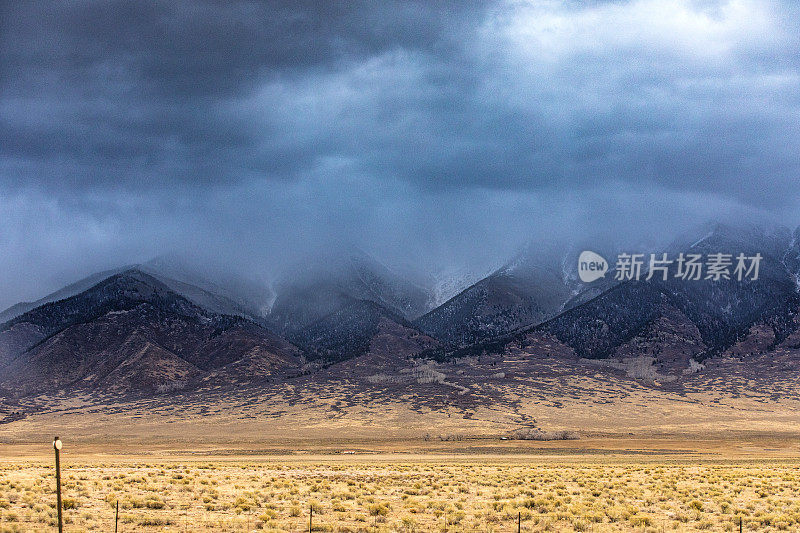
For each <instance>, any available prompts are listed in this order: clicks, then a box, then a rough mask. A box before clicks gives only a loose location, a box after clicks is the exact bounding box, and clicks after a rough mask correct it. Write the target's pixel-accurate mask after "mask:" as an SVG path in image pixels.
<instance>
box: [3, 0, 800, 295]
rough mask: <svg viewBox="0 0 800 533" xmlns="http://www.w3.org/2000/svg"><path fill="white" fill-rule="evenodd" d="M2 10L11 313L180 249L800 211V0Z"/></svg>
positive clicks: (494, 235)
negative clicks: (83, 279)
mask: <svg viewBox="0 0 800 533" xmlns="http://www.w3.org/2000/svg"><path fill="white" fill-rule="evenodd" d="M0 10H2V11H1V12H0V187H2V189H1V190H2V192H3V194H2V195H1V196H0V215H2V217H3V219H4V220H5V224H4V227H3V228H2V229H0V245H2V248H3V250H4V257H3V259H0V267H2V268H0V271H2V274H0V286H2V287H3V288H4V289H5V290H4V294H5V296H4V298H3V299H2V301H0V304H10V303H13V302H14V301H15V300H17V299H20V298H25V297H34V296H37V295H38V294H37V293H38V292H41V291H42V290H43V289H42V286H43V284H44V285H47V283H50V284H51V285H55V284H57V283H60V282H61V281H62V278H68V277H70V276H74V275H76V274H77V273H78V272H81V271H84V270H91V269H93V268H98V267H101V266H112V265H113V264H115V263H121V262H129V261H131V260H135V259H143V258H145V257H146V256H148V255H152V254H155V253H159V252H161V251H164V250H167V249H176V248H178V249H186V250H194V249H197V248H201V249H203V250H206V251H208V250H213V251H214V252H213V254H212V253H210V252H209V254H210V255H217V256H221V257H223V258H231V259H234V258H235V262H236V263H241V264H244V265H247V268H248V269H250V270H258V269H263V270H265V271H271V270H274V269H278V268H279V265H280V264H281V263H282V260H281V258H282V257H283V256H290V255H291V254H292V253H294V252H295V251H297V250H299V249H302V248H304V247H307V246H317V245H324V244H325V243H336V242H340V241H344V240H348V241H354V242H356V243H358V244H361V245H362V246H364V247H366V248H368V249H373V250H377V251H378V253H380V254H381V255H383V256H385V257H386V258H387V260H390V261H394V262H404V261H405V262H409V263H416V264H419V265H422V266H424V267H425V268H435V267H437V266H441V265H443V264H447V263H463V262H466V263H469V262H471V261H472V262H482V263H490V262H491V261H492V259H491V258H492V257H498V256H502V255H503V254H506V253H509V251H510V250H512V249H513V248H514V247H515V246H517V245H518V244H519V243H520V242H522V241H524V240H527V239H531V238H537V237H540V236H550V237H553V236H554V235H557V236H563V237H564V238H567V237H568V236H569V235H572V234H575V233H580V232H584V231H586V230H587V228H588V229H597V227H598V225H602V226H604V227H605V229H606V231H607V232H609V233H613V232H617V233H621V234H626V235H630V236H631V237H635V235H636V233H637V231H638V232H643V233H653V232H655V231H660V232H664V233H670V232H673V231H677V230H681V229H683V228H684V227H686V226H687V225H688V224H691V223H693V222H697V221H702V220H705V219H708V218H716V217H742V216H755V217H771V218H773V219H777V220H779V221H783V222H785V223H787V224H795V223H796V222H797V220H796V217H797V216H798V214H800V205H799V204H800V201H799V200H798V197H797V195H796V194H794V191H795V190H797V187H798V185H800V179H798V173H799V172H800V160H798V158H797V155H796V154H797V149H798V144H799V143H798V141H800V130H798V128H797V124H798V123H800V65H799V64H798V62H799V61H800V59H799V58H800V22H799V21H800V17H798V15H800V12H798V8H797V7H795V6H794V5H793V3H791V2H777V1H775V2H771V1H767V2H762V1H753V0H729V1H723V0H719V1H713V2H699V1H692V0H668V1H666V2H664V1H662V0H633V1H618V2H568V1H564V2H559V1H555V0H553V1H545V2H522V1H513V2H512V1H508V2H504V1H499V2H498V1H495V2H455V1H453V2H363V3H362V2H289V1H287V2H278V1H274V2H200V1H197V2H166V1H161V2H159V1H142V2H95V1H76V2H66V3H65V2H5V3H2V4H1V5H0ZM43 280H50V281H49V282H46V281H43Z"/></svg>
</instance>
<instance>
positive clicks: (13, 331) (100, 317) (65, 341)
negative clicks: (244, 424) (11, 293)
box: [0, 270, 303, 395]
mask: <svg viewBox="0 0 800 533" xmlns="http://www.w3.org/2000/svg"><path fill="white" fill-rule="evenodd" d="M0 353H2V354H3V356H2V359H0V365H2V366H0V388H2V389H3V390H5V391H8V393H9V394H11V395H24V394H31V393H35V392H41V391H48V390H58V389H64V388H71V389H75V390H86V391H102V392H111V391H116V392H122V393H130V392H149V393H152V392H158V391H166V390H171V389H180V388H184V387H187V386H189V385H191V384H194V383H196V382H198V381H199V380H201V379H203V378H206V377H209V376H210V375H212V374H213V375H215V376H217V377H219V375H220V373H224V374H225V378H226V382H227V384H234V383H237V382H241V381H259V380H265V379H269V378H273V377H276V376H284V377H285V376H288V375H292V374H296V373H298V372H299V371H300V366H301V364H302V362H301V361H302V355H303V354H302V352H301V351H300V350H299V349H297V348H296V347H294V346H293V345H291V344H290V343H288V342H286V341H284V340H282V339H280V338H279V337H277V336H275V335H273V334H272V333H270V332H269V331H268V330H266V329H265V328H263V327H262V326H260V325H258V324H255V323H254V322H252V321H249V320H247V319H245V318H242V317H239V316H232V315H221V314H217V313H214V312H211V311H208V310H206V309H203V308H201V307H199V306H197V305H195V304H193V303H192V302H190V301H189V300H187V299H186V298H184V297H183V296H180V295H179V294H177V293H176V292H174V291H172V290H171V289H170V288H169V287H167V285H166V284H164V283H162V282H161V281H159V280H157V279H155V278H154V277H152V276H150V275H148V274H145V273H143V272H141V271H140V270H126V271H124V272H121V273H119V274H114V275H112V276H110V277H108V278H106V279H105V280H103V281H101V282H100V283H98V284H96V285H94V286H93V287H91V288H89V289H88V290H86V291H84V292H81V293H80V294H77V295H75V296H72V297H69V298H66V299H63V300H59V301H56V302H51V303H48V304H45V305H42V306H40V307H37V308H36V309H33V310H31V311H28V312H27V313H24V314H22V315H20V316H18V317H16V318H14V319H12V320H11V321H9V322H6V323H5V324H3V325H2V326H0Z"/></svg>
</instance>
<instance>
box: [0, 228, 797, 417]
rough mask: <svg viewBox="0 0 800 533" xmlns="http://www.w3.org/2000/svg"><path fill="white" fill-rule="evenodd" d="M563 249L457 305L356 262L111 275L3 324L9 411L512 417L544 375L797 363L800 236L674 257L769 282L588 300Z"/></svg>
mask: <svg viewBox="0 0 800 533" xmlns="http://www.w3.org/2000/svg"><path fill="white" fill-rule="evenodd" d="M698 237H699V238H698ZM565 248H566V249H563V250H559V249H558V248H557V247H546V248H545V247H535V246H530V247H528V248H526V249H525V250H523V251H521V252H520V253H519V254H518V255H517V256H516V257H514V258H512V259H511V260H510V261H508V262H506V263H505V264H504V265H503V266H502V267H500V268H498V269H496V270H494V271H493V272H491V273H489V274H488V275H487V276H484V277H482V278H481V279H478V280H476V281H474V282H473V283H471V284H469V285H468V286H466V287H464V288H463V289H462V290H460V291H459V292H457V293H456V294H453V295H452V296H451V297H450V298H449V299H447V300H446V301H443V302H441V301H440V300H441V294H442V293H441V287H442V285H441V284H437V285H435V286H434V285H430V286H425V285H423V284H421V283H419V282H413V281H410V280H408V279H407V278H405V277H404V276H402V275H400V274H398V273H396V272H394V271H393V270H392V269H390V268H388V267H386V266H384V265H382V264H381V263H380V262H378V261H376V260H375V259H374V258H372V257H370V256H369V255H368V254H366V253H364V252H361V251H352V250H351V251H348V252H346V253H343V254H341V255H339V256H338V257H327V258H325V259H324V260H322V261H319V262H317V263H313V264H312V263H308V264H306V265H305V266H304V267H303V268H298V269H296V270H294V271H293V274H292V275H291V276H285V277H284V278H282V279H279V280H277V281H276V282H274V283H273V284H272V285H271V286H269V287H267V286H264V285H261V284H257V283H253V282H249V281H245V280H240V279H236V278H235V277H233V276H218V277H217V278H215V279H209V278H208V277H206V275H205V274H201V273H199V271H197V270H194V269H192V268H191V267H190V266H187V265H186V264H183V263H181V262H179V261H176V260H169V259H165V258H159V259H158V260H154V261H151V262H149V263H146V264H142V265H127V266H123V267H120V268H118V269H113V270H109V271H104V272H99V273H96V274H92V275H90V276H88V277H86V278H84V279H82V280H80V281H78V282H75V283H73V284H71V285H68V286H66V287H64V288H63V289H61V290H59V291H57V292H55V293H53V294H50V295H47V296H45V297H43V298H41V299H39V300H37V301H35V302H30V303H19V304H17V305H14V306H12V307H11V308H9V309H7V310H5V311H3V312H2V313H1V314H0V320H2V324H0V408H3V409H5V410H8V407H7V406H8V405H12V404H15V403H19V402H23V403H24V402H25V401H26V400H25V399H31V398H43V397H46V396H47V395H50V394H58V395H60V397H69V396H81V397H94V398H97V399H98V401H112V400H115V399H116V400H118V399H120V398H149V397H158V398H162V399H163V398H173V399H175V401H179V398H183V397H186V395H191V394H193V393H196V392H198V391H201V392H202V391H205V392H204V393H208V392H209V391H213V392H215V393H218V394H223V393H224V392H225V391H233V390H243V389H247V388H250V389H252V390H262V391H263V390H267V389H268V388H269V387H270V386H271V385H274V384H299V383H303V384H305V385H304V387H311V386H321V385H320V384H321V383H333V382H336V383H343V382H346V383H350V384H356V385H353V386H354V387H356V388H358V387H361V388H362V389H365V390H372V391H383V392H384V393H386V394H390V395H395V396H397V397H401V396H403V395H404V394H407V393H408V391H409V390H410V389H409V388H417V389H419V388H420V387H423V388H425V387H434V389H430V390H429V389H425V390H428V393H426V394H430V395H431V396H429V397H428V398H427V399H426V400H425V401H430V402H433V404H431V406H432V407H431V406H429V407H430V408H442V404H436V401H438V400H436V398H437V394H438V393H437V392H436V391H437V390H440V389H436V387H439V388H444V389H442V390H447V391H449V392H448V394H454V395H456V396H453V398H456V400H452V399H451V400H448V401H450V402H452V401H456V403H458V404H459V405H463V406H465V407H464V409H467V408H469V409H474V408H475V406H476V405H479V404H483V405H492V403H493V402H495V401H497V397H496V396H493V395H491V394H488V393H487V394H478V393H477V392H476V391H478V390H479V389H480V386H479V382H485V381H486V380H487V379H491V380H495V381H497V380H499V381H498V382H507V381H508V380H509V379H511V377H510V376H512V375H513V376H516V378H515V379H526V380H529V379H534V378H535V375H536V374H535V372H539V371H538V370H537V371H534V370H532V368H533V366H531V365H536V364H543V362H544V361H547V362H548V364H550V363H549V362H553V361H561V362H564V364H567V363H568V364H569V365H573V366H572V368H581V369H589V370H586V371H587V372H588V371H591V372H601V373H605V374H606V375H608V376H610V377H613V378H614V379H620V380H629V381H630V380H632V381H633V382H635V383H638V384H639V385H641V386H646V387H654V388H659V387H660V388H667V389H670V390H683V389H684V388H685V387H689V386H692V387H698V386H699V385H698V383H700V381H698V380H700V379H707V380H708V381H707V383H709V384H711V383H717V382H716V381H714V380H716V379H723V380H724V379H726V376H727V374H726V372H734V371H735V372H737V373H738V372H741V370H742V365H748V368H749V371H750V372H752V373H753V374H754V375H759V376H762V377H765V378H766V377H767V376H769V375H774V373H775V372H778V370H776V367H775V366H774V365H773V363H771V361H781V365H782V366H781V367H780V368H782V369H783V371H786V369H789V370H790V371H791V372H795V369H796V366H795V365H796V363H800V314H798V311H800V292H798V282H799V280H800V228H798V229H797V230H794V231H791V230H788V229H785V228H778V229H769V230H766V229H763V228H760V227H732V226H725V225H716V226H715V227H713V228H711V229H710V230H709V231H707V232H703V233H702V234H701V235H696V236H693V237H691V238H686V239H678V240H676V241H674V242H673V243H672V244H670V245H669V247H668V249H667V250H664V251H665V252H669V253H670V254H671V255H672V256H677V255H678V254H680V253H686V254H690V253H692V254H703V255H708V254H713V253H729V254H732V255H733V254H738V253H744V254H746V255H748V256H753V255H755V254H760V255H761V256H762V261H761V263H760V270H759V277H758V279H757V280H743V281H739V280H737V279H735V278H732V279H724V278H723V279H720V280H717V281H714V280H711V279H700V280H683V279H678V278H676V277H674V276H668V277H667V279H666V280H665V279H662V277H661V276H652V278H651V279H645V278H646V277H647V276H643V277H642V279H640V280H616V279H614V278H615V270H614V268H613V265H612V268H611V270H610V271H609V273H607V274H606V276H605V277H604V278H603V279H601V280H598V281H597V282H594V283H583V282H581V281H580V280H579V278H578V275H577V257H578V253H579V251H580V250H579V249H577V248H576V247H565ZM660 251H661V250H659V252H660ZM602 252H603V253H604V254H606V255H605V256H606V257H613V253H612V252H613V250H602ZM459 275H460V276H461V277H462V278H463V273H461V274H459ZM462 283H463V282H462ZM458 284H459V282H458V281H453V283H451V286H453V287H455V286H458ZM437 299H438V300H439V301H437ZM437 303H438V305H435V304H437ZM481 358H484V359H481ZM487 358H488V359H487ZM487 361H490V363H487ZM734 363H735V364H734ZM444 364H446V365H449V366H448V368H449V370H448V372H447V373H445V372H443V371H442V369H441V368H440V367H437V365H444ZM486 365H490V366H486ZM478 368H481V369H482V370H481V371H480V372H478V370H476V369H478ZM581 371H583V370H581ZM771 373H772V374H771ZM498 376H502V377H498ZM712 377H713V379H712ZM783 378H785V375H783V376H778V377H776V378H775V379H776V380H778V379H783ZM709 386H710V385H709ZM504 394H505V393H504ZM423 396H424V395H423ZM4 404H5V406H6V407H3V405H4ZM28 405H33V404H32V403H29V404H28ZM437 405H438V407H437ZM467 405H469V407H466V406H467Z"/></svg>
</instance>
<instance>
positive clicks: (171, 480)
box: [0, 438, 800, 532]
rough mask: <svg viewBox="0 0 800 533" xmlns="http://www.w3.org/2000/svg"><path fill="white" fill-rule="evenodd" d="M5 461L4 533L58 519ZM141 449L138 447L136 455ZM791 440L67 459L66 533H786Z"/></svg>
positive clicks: (794, 482)
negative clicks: (740, 531)
mask: <svg viewBox="0 0 800 533" xmlns="http://www.w3.org/2000/svg"><path fill="white" fill-rule="evenodd" d="M4 447H5V450H6V453H4V454H2V457H0V524H2V525H0V531H2V532H16V531H47V530H53V529H54V528H55V524H56V512H55V495H54V485H55V483H54V468H53V465H52V457H51V455H52V450H48V447H47V445H46V444H45V445H35V446H34V445H24V444H11V445H6V446H4ZM140 451H141V450H140ZM798 455H800V454H798V448H797V444H796V441H794V440H793V439H779V440H763V439H749V440H747V441H741V442H735V441H725V442H722V441H713V442H712V441H709V442H701V441H696V440H694V441H682V440H647V441H625V440H620V439H602V438H600V439H583V440H582V441H575V442H547V443H541V442H535V443H534V442H509V441H502V442H497V441H493V440H490V439H483V440H474V441H473V440H465V441H460V442H425V441H419V440H415V441H386V442H380V441H372V442H368V441H360V442H339V443H333V445H330V444H326V445H320V444H319V443H317V444H315V443H313V442H305V443H295V444H293V445H291V446H281V445H277V444H273V445H272V446H268V447H264V448H261V452H259V445H258V444H255V443H250V444H248V446H247V447H246V448H242V447H239V448H237V447H224V446H220V445H214V446H208V445H198V446H197V447H195V448H191V447H189V448H187V447H181V448H170V447H169V446H166V445H162V446H161V447H157V448H153V449H149V451H148V453H137V450H136V449H135V448H133V447H127V448H126V447H125V446H123V445H120V446H113V445H103V444H99V443H95V444H83V445H75V446H73V447H72V449H70V447H69V446H65V450H64V454H63V489H64V507H65V510H64V516H65V518H66V526H65V530H66V531H68V532H79V531H113V530H114V512H115V508H116V504H117V502H119V508H120V516H119V531H173V532H179V531H231V532H232V531H308V529H309V518H310V517H309V514H310V511H311V510H313V516H312V517H311V527H312V528H313V530H314V531H334V532H335V531H340V532H357V531H363V532H389V531H409V532H410V531H454V532H456V531H498V532H499V531H517V528H518V527H519V526H520V525H521V529H522V531H646V532H647V531H649V532H660V531H738V529H739V519H740V518H741V521H742V528H743V530H744V531H796V530H798V529H800V469H799V468H798V466H800V458H798Z"/></svg>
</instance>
